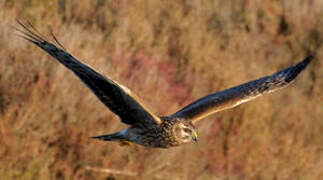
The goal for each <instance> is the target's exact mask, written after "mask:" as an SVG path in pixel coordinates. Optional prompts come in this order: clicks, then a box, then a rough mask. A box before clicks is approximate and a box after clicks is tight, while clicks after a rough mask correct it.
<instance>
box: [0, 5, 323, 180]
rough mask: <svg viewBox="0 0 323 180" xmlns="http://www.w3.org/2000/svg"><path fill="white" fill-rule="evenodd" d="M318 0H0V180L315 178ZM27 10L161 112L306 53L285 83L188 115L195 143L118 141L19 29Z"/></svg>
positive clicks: (318, 160)
mask: <svg viewBox="0 0 323 180" xmlns="http://www.w3.org/2000/svg"><path fill="white" fill-rule="evenodd" d="M322 17H323V1H320V0H306V1H305V0H297V1H288V0H275V1H261V0H254V1H251V0H230V1H228V0H203V1H197V0H172V1H145V0H83V1H76V0H19V1H16V0H2V1H0V177H1V179H109V180H113V179H175V180H179V179H203V180H204V179H230V180H231V179H259V180H260V179H277V180H278V179H311V180H312V179H320V178H322V177H323V168H322V167H323V135H322V132H323V119H322V117H323V70H322V68H323V65H322V60H321V59H322V58H323V51H322V42H323V18H322ZM16 18H18V19H21V20H25V19H28V20H29V21H30V22H31V23H32V24H33V25H34V26H35V27H36V28H37V29H38V30H39V31H40V32H42V33H43V35H45V36H46V37H48V38H49V39H50V31H53V32H54V34H55V35H56V37H57V38H58V40H59V41H60V42H61V43H62V44H63V45H64V46H65V48H66V49H67V50H68V51H69V52H71V53H72V54H73V55H74V56H76V57H77V58H79V59H80V60H82V61H83V62H85V63H87V64H89V65H91V66H92V67H93V68H95V69H96V70H98V71H99V72H101V73H103V74H104V75H107V76H108V77H110V78H113V79H115V80H117V81H118V82H120V83H121V84H123V85H126V86H128V87H129V88H130V89H132V90H133V92H134V93H136V94H137V95H138V96H139V97H141V98H142V99H143V101H144V102H145V103H146V104H147V105H148V106H150V107H151V108H152V110H154V112H156V113H158V114H160V115H169V114H172V113H174V112H176V111H177V110H178V109H179V108H180V107H182V106H184V105H187V104H188V103H190V102H192V101H193V100H195V99H197V98H199V97H202V96H204V95H206V94H208V93H212V92H215V91H219V90H223V89H226V88H229V87H232V86H235V85H238V84H241V83H244V82H247V81H250V80H253V79H257V78H259V77H262V76H265V75H269V74H272V73H274V72H276V71H278V70H280V69H283V68H286V67H288V66H291V65H294V64H295V63H297V62H298V61H300V60H302V59H303V58H304V57H305V56H307V55H308V54H309V53H313V54H314V55H315V56H316V58H315V60H314V61H313V62H312V63H311V64H310V65H309V66H308V68H307V69H306V70H305V71H304V72H303V73H302V74H301V75H300V76H299V77H298V78H297V80H296V82H295V83H294V84H293V85H291V86H289V87H287V88H286V89H283V90H281V91H278V92H276V93H274V94H271V95H267V96H263V97H261V98H258V99H256V100H254V101H252V102H249V103H247V104H243V105H241V106H239V107H237V108H234V109H231V110H226V111H223V112H220V113H217V114H215V115H212V116H209V117H207V118H206V119H204V120H202V121H200V122H198V123H197V127H198V133H199V138H200V140H199V143H198V144H194V143H191V144H187V145H183V146H180V147H176V148H171V149H166V150H165V149H149V148H143V147H141V146H131V147H120V146H119V144H117V143H107V142H103V141H97V140H93V139H90V138H89V137H90V136H94V135H100V134H104V133H111V132H115V131H119V130H121V129H123V128H125V127H126V126H125V125H124V124H122V123H120V121H119V119H118V117H117V116H115V115H114V114H113V113H111V112H110V111H108V110H107V109H106V108H105V107H104V106H103V105H102V104H101V103H100V102H99V101H98V100H97V99H96V98H95V97H94V95H93V94H92V93H91V92H90V91H89V90H88V89H87V88H85V86H84V85H83V84H82V83H81V82H80V81H79V80H78V79H77V78H76V77H75V76H74V75H73V74H72V73H71V72H70V71H68V70H67V69H66V68H65V67H63V66H62V65H59V64H58V63H57V62H55V61H54V60H53V59H52V58H51V57H49V56H48V55H47V54H45V53H44V52H43V51H41V50H40V49H38V48H36V47H34V46H33V45H31V44H30V43H28V42H26V41H25V40H23V39H22V38H19V37H18V36H16V35H15V34H16V33H15V32H14V27H17V23H16V20H15V19H16Z"/></svg>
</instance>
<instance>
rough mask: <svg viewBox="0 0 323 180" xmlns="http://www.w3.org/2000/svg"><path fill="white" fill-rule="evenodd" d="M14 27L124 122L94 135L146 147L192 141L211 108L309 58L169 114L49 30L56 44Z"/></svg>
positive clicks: (274, 80)
mask: <svg viewBox="0 0 323 180" xmlns="http://www.w3.org/2000/svg"><path fill="white" fill-rule="evenodd" d="M18 23H19V24H20V26H21V27H22V30H21V29H17V30H18V31H19V32H20V33H22V34H20V35H21V36H22V37H23V38H24V39H26V40H28V41H29V42H31V43H33V44H35V45H36V46H38V47H40V48H41V49H43V50H44V51H46V52H47V53H48V54H49V55H51V56H52V57H54V58H55V59H56V60H58V62H60V63H61V64H63V65H64V66H65V67H67V68H68V69H70V70H71V71H72V72H73V73H74V74H75V75H76V76H78V77H79V78H80V80H81V81H83V83H84V84H85V85H86V86H87V87H88V88H89V89H90V90H92V92H93V93H94V94H95V95H96V96H97V97H98V99H99V100H100V101H101V102H102V103H103V104H104V105H105V106H106V107H107V108H109V109H110V110H111V111H112V112H113V113H115V114H116V115H118V116H119V118H120V119H121V122H123V123H125V124H128V125H130V127H129V128H127V129H124V130H123V131H120V132H116V133H113V134H106V135H101V136H94V137H93V138H97V139H100V140H104V141H118V142H120V143H123V144H133V143H136V144H140V145H143V146H146V147H154V148H169V147H173V146H178V145H180V144H184V143H188V142H191V141H197V133H196V127H195V126H194V125H193V122H196V121H198V120H200V119H202V118H204V117H206V116H208V115H210V114H212V113H215V112H219V111H222V110H225V109H229V108H233V107H235V106H237V105H239V104H241V103H244V102H247V101H250V100H252V99H255V98H256V97H259V96H261V95H263V94H266V93H271V92H273V91H276V90H278V89H280V88H283V87H286V86H287V85H289V84H290V83H291V82H293V80H294V79H295V78H296V76H297V75H298V74H299V73H300V72H301V71H302V70H304V68H305V67H306V66H307V65H308V64H309V63H310V62H311V60H312V59H313V56H308V57H306V58H305V59H304V60H303V61H301V62H299V63H298V64H296V65H295V66H291V67H289V68H287V69H284V70H282V71H279V72H276V73H274V74H272V75H270V76H266V77H263V78H260V79H257V80H254V81H250V82H248V83H245V84H242V85H239V86H236V87H233V88H230V89H226V90H223V91H220V92H217V93H214V94H210V95H208V96H205V97H203V98H201V99H199V100H197V101H195V102H193V103H192V104H190V105H188V106H186V107H184V108H183V109H181V110H179V111H178V112H176V113H175V114H173V115H170V116H165V117H162V116H157V115H155V114H154V113H153V112H152V111H151V110H150V109H148V107H146V106H145V105H144V104H143V103H141V101H140V100H139V98H138V97H137V96H135V95H134V94H133V93H132V92H131V91H130V90H129V89H128V88H126V87H124V86H122V85H121V84H118V83H117V82H115V81H113V80H111V79H109V78H106V77H104V76H102V75H101V74H99V73H98V72H96V71H95V70H93V69H92V68H90V67H89V66H87V65H85V64H83V63H82V62H80V61H79V60H77V59H76V58H75V57H73V56H72V55H71V54H69V53H68V52H66V51H65V50H63V49H64V48H63V47H62V46H61V45H60V44H59V42H58V41H57V40H56V38H55V37H54V36H53V38H54V40H55V41H56V43H57V44H58V45H59V46H61V47H62V49H61V48H58V47H56V46H55V45H54V44H52V43H50V42H48V41H47V40H46V39H45V38H44V37H43V36H42V35H41V34H40V33H39V32H38V31H37V30H36V29H35V28H34V27H33V26H32V25H31V24H30V23H28V24H27V25H25V24H23V23H21V22H19V21H18Z"/></svg>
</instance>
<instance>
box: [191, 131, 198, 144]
mask: <svg viewBox="0 0 323 180" xmlns="http://www.w3.org/2000/svg"><path fill="white" fill-rule="evenodd" d="M192 137H193V138H192V139H193V141H194V142H196V143H197V142H198V138H197V133H196V132H194V134H193V136H192Z"/></svg>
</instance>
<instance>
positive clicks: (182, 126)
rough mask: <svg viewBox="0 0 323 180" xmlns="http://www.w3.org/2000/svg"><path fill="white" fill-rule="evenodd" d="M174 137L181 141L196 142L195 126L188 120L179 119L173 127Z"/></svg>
mask: <svg viewBox="0 0 323 180" xmlns="http://www.w3.org/2000/svg"><path fill="white" fill-rule="evenodd" d="M174 131H175V132H174V133H175V137H176V138H177V140H179V141H181V142H182V143H188V142H191V141H194V142H197V141H198V138H197V133H196V128H195V126H194V125H193V124H192V123H191V122H190V121H189V122H186V121H184V122H183V121H181V122H179V123H178V124H176V125H175V128H174Z"/></svg>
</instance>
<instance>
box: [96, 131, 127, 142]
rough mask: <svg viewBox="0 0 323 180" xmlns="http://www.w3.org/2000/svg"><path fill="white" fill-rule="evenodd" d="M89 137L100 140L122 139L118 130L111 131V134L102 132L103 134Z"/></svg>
mask: <svg viewBox="0 0 323 180" xmlns="http://www.w3.org/2000/svg"><path fill="white" fill-rule="evenodd" d="M91 138H94V139H100V140H102V141H121V140H124V137H123V136H122V134H120V133H119V132H118V133H113V134H104V135H100V136H92V137H91Z"/></svg>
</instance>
